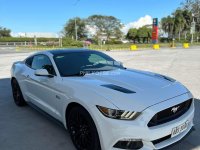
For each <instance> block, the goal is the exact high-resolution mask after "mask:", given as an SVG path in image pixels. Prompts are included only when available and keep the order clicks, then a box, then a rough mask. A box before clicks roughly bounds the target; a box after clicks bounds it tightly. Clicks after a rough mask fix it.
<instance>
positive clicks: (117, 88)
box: [101, 84, 136, 94]
mask: <svg viewBox="0 0 200 150" xmlns="http://www.w3.org/2000/svg"><path fill="white" fill-rule="evenodd" d="M101 86H103V87H106V88H109V89H113V90H115V91H119V92H122V93H126V94H133V93H136V92H134V91H131V90H128V89H125V88H123V87H120V86H117V85H113V84H106V85H101Z"/></svg>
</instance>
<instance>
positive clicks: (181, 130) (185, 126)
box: [171, 121, 189, 137]
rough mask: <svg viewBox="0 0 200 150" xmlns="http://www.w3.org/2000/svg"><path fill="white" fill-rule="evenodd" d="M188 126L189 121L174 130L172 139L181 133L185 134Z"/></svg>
mask: <svg viewBox="0 0 200 150" xmlns="http://www.w3.org/2000/svg"><path fill="white" fill-rule="evenodd" d="M188 125H189V121H187V122H185V123H183V124H181V125H179V126H178V127H175V128H173V129H172V134H171V137H175V136H177V135H179V134H180V133H182V132H184V131H185V130H186V129H187V128H188Z"/></svg>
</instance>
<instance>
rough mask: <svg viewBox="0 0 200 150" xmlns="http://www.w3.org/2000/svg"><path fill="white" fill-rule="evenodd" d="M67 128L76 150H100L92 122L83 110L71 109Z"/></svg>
mask: <svg viewBox="0 0 200 150" xmlns="http://www.w3.org/2000/svg"><path fill="white" fill-rule="evenodd" d="M67 127H68V130H69V133H70V136H71V139H72V142H73V143H74V145H75V147H76V148H77V150H101V146H100V142H99V136H98V133H97V129H96V126H95V124H94V121H93V120H92V118H91V116H90V114H89V113H88V112H87V111H86V110H85V109H84V108H82V107H79V106H77V107H74V108H72V109H71V111H70V112H69V116H68V118H67Z"/></svg>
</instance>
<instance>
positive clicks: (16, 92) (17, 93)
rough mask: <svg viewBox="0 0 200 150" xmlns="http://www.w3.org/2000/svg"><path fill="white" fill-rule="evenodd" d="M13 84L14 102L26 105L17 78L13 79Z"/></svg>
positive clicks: (18, 104)
mask: <svg viewBox="0 0 200 150" xmlns="http://www.w3.org/2000/svg"><path fill="white" fill-rule="evenodd" d="M11 86H12V93H13V98H14V102H15V104H16V105H17V106H25V105H26V102H25V100H24V98H23V95H22V92H21V89H20V87H19V84H18V82H17V80H16V79H13V80H12V81H11Z"/></svg>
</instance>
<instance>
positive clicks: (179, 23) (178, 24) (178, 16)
mask: <svg viewBox="0 0 200 150" xmlns="http://www.w3.org/2000/svg"><path fill="white" fill-rule="evenodd" d="M183 15H184V14H183V11H182V10H180V9H177V10H176V11H175V13H174V32H175V33H177V32H178V37H179V41H180V40H181V33H182V31H183V30H184V27H185V26H186V20H185V18H184V16H183Z"/></svg>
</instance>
